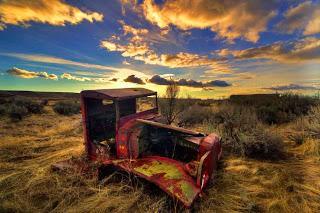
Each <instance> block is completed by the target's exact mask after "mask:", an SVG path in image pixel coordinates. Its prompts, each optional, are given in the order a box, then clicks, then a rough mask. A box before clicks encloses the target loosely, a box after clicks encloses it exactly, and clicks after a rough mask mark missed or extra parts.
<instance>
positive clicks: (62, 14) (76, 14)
mask: <svg viewBox="0 0 320 213" xmlns="http://www.w3.org/2000/svg"><path fill="white" fill-rule="evenodd" d="M83 20H87V21H89V22H94V21H102V20H103V15H102V14H101V13H97V12H89V11H83V10H80V9H79V8H77V7H74V6H71V5H69V4H68V3H66V2H65V1H63V0H50V1H48V0H32V1H21V0H10V1H0V30H4V29H5V28H6V27H7V25H22V26H25V27H26V26H30V25H31V22H39V23H46V24H50V25H55V26H65V25H66V24H79V23H80V22H82V21H83Z"/></svg>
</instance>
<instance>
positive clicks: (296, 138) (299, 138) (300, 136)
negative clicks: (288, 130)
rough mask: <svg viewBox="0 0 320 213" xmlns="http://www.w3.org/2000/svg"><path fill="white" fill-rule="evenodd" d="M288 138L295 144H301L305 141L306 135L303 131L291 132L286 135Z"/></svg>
mask: <svg viewBox="0 0 320 213" xmlns="http://www.w3.org/2000/svg"><path fill="white" fill-rule="evenodd" d="M288 137H289V139H290V140H291V141H293V142H294V143H295V144H296V145H302V144H304V143H305V141H306V140H307V138H308V137H307V135H306V133H305V132H304V131H303V132H296V133H294V134H291V135H289V136H288Z"/></svg>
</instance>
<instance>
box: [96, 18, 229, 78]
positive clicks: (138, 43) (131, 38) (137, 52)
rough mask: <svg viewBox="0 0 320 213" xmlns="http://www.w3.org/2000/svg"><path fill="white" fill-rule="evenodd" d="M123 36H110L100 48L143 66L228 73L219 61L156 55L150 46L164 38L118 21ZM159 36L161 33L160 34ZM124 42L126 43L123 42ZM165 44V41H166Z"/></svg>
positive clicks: (102, 42) (194, 56) (201, 57)
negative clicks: (139, 62) (202, 69)
mask: <svg viewBox="0 0 320 213" xmlns="http://www.w3.org/2000/svg"><path fill="white" fill-rule="evenodd" d="M120 23H121V25H122V31H123V35H127V37H123V36H122V37H121V39H119V37H118V36H115V35H113V36H111V37H110V38H108V39H105V40H102V41H101V42H100V47H102V48H104V49H106V50H108V51H110V52H120V53H121V55H122V56H123V57H129V58H131V59H134V60H136V61H142V62H144V63H145V64H151V65H159V66H164V67H169V68H184V67H199V66H209V67H212V69H213V70H223V71H224V72H229V71H230V69H231V68H230V67H229V66H228V65H227V64H226V63H224V62H222V61H221V60H220V59H216V58H209V57H207V56H201V55H198V54H193V53H186V52H178V53H175V54H158V53H157V52H156V51H155V49H156V48H154V47H153V46H152V44H154V42H160V40H161V41H166V38H164V37H161V36H160V37H159V33H158V37H157V36H155V35H154V33H153V32H150V31H149V30H147V29H138V28H134V27H132V26H129V25H127V24H125V23H124V22H123V21H120ZM160 34H161V33H160ZM124 41H126V42H124ZM166 42H167V41H166Z"/></svg>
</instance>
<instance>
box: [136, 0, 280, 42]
mask: <svg viewBox="0 0 320 213" xmlns="http://www.w3.org/2000/svg"><path fill="white" fill-rule="evenodd" d="M276 2H277V1H274V0H271V1H265V0H255V1H246V0H239V1H237V3H236V4H235V2H234V1H233V0H224V1H217V0H172V1H165V2H164V3H163V4H162V5H158V4H156V3H155V2H154V0H145V1H144V2H143V4H142V8H143V13H144V16H145V17H146V19H147V20H149V21H150V22H151V23H154V24H156V25H157V26H159V27H160V28H168V27H170V25H174V26H177V27H178V28H180V29H182V30H189V29H194V28H198V29H205V28H209V29H211V30H212V31H214V32H216V33H217V34H218V37H221V38H227V39H228V40H230V41H232V40H234V39H236V38H244V39H246V40H248V41H252V42H257V41H258V40H259V38H260V35H259V34H260V33H261V32H263V31H265V30H266V28H267V24H268V22H269V21H270V20H271V19H272V18H273V17H274V16H275V15H276V14H277V11H276V6H277V4H276ZM249 26H250V30H248V27H249Z"/></svg>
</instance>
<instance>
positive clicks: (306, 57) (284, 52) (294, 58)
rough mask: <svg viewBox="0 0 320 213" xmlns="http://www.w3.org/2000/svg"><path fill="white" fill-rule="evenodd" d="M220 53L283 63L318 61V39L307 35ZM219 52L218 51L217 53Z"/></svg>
mask: <svg viewBox="0 0 320 213" xmlns="http://www.w3.org/2000/svg"><path fill="white" fill-rule="evenodd" d="M222 51H223V52H222V53H220V54H222V55H224V56H226V55H230V56H232V57H233V58H234V59H240V60H242V59H270V60H274V61H279V62H284V63H297V62H304V61H318V62H319V61H320V39H319V38H315V37H307V38H304V39H300V40H295V41H288V42H276V43H274V44H270V45H265V46H261V47H254V48H249V49H245V50H226V49H223V50H222ZM218 54H219V53H218Z"/></svg>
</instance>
